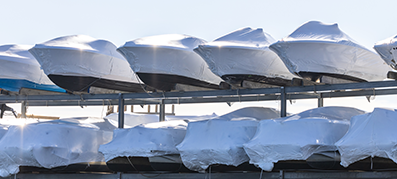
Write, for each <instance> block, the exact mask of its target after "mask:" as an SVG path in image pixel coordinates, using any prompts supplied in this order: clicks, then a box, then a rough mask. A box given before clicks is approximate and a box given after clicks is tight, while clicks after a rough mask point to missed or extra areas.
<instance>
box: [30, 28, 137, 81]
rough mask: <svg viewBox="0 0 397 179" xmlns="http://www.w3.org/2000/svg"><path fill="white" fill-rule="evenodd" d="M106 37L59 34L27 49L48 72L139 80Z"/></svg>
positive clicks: (48, 73)
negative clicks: (101, 38)
mask: <svg viewBox="0 0 397 179" xmlns="http://www.w3.org/2000/svg"><path fill="white" fill-rule="evenodd" d="M116 49H117V47H116V46H115V45H114V44H113V43H111V42H109V41H106V40H99V39H95V38H92V37H90V36H86V35H70V36H63V37H58V38H55V39H52V40H49V41H46V42H44V43H41V44H36V45H35V46H34V47H33V48H31V49H30V50H29V52H30V53H31V54H32V55H33V56H34V57H35V58H36V59H37V61H38V62H39V63H40V65H41V67H42V68H43V70H44V73H45V74H47V75H50V74H54V75H64V76H84V77H95V78H102V79H109V80H116V81H125V82H130V83H140V82H141V81H140V80H139V78H138V77H137V76H136V75H135V73H134V72H133V71H132V69H131V68H130V67H129V64H128V61H127V60H125V59H124V57H123V56H122V55H121V54H119V53H118V52H117V51H116Z"/></svg>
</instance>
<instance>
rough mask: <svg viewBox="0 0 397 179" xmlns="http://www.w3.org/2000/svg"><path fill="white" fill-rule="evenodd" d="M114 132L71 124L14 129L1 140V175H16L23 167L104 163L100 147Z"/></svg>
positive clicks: (28, 125) (53, 123) (60, 122)
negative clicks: (20, 167) (99, 150)
mask: <svg viewBox="0 0 397 179" xmlns="http://www.w3.org/2000/svg"><path fill="white" fill-rule="evenodd" d="M111 138H112V132H110V131H104V130H100V129H99V127H97V126H92V125H91V127H90V125H89V124H79V123H74V122H71V121H62V120H57V121H51V122H43V123H33V124H27V125H20V126H11V127H10V128H9V129H8V132H7V133H6V134H5V135H4V137H3V138H2V139H1V140H0V159H1V160H0V166H1V170H0V175H1V176H2V177H5V176H8V175H11V174H16V173H17V172H19V169H18V167H19V166H34V167H44V168H53V167H58V166H66V165H69V164H74V163H82V162H101V161H104V157H103V155H102V154H101V153H99V152H98V148H99V145H101V144H105V143H107V142H110V140H111Z"/></svg>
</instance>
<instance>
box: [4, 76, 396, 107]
mask: <svg viewBox="0 0 397 179" xmlns="http://www.w3.org/2000/svg"><path fill="white" fill-rule="evenodd" d="M387 87H397V81H381V82H365V83H348V84H332V85H312V86H294V87H285V93H286V94H291V93H302V92H321V93H323V92H330V91H336V90H349V89H372V88H387ZM280 92H281V88H280V87H277V88H259V89H234V90H209V91H189V92H164V93H159V92H156V93H124V94H123V96H124V99H146V100H147V99H168V98H188V97H225V96H241V97H242V96H246V95H263V94H269V95H270V94H280ZM346 94H348V93H346ZM350 94H352V95H354V96H357V95H361V94H359V93H350ZM393 94H397V91H396V92H395V93H393ZM330 96H332V95H330ZM113 99H118V94H82V95H75V94H65V95H29V96H27V95H0V102H3V103H19V102H22V101H28V102H29V101H65V100H67V101H91V100H113ZM142 102H143V103H145V102H144V101H142Z"/></svg>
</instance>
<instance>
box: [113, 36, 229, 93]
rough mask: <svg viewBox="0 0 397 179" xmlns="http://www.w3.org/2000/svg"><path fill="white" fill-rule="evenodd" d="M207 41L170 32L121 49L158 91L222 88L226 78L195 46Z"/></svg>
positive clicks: (128, 44)
mask: <svg viewBox="0 0 397 179" xmlns="http://www.w3.org/2000/svg"><path fill="white" fill-rule="evenodd" d="M204 43H205V41H204V40H202V39H199V38H196V37H192V36H187V35H180V34H167V35H158V36H150V37H144V38H139V39H136V40H133V41H129V42H126V43H125V44H124V45H123V46H121V47H120V48H118V49H117V50H118V51H119V52H120V53H121V54H123V56H124V57H125V58H126V59H127V60H128V62H129V63H130V65H131V68H132V69H133V70H134V71H135V73H136V74H137V75H138V76H139V78H140V79H142V81H143V82H144V83H145V84H147V85H149V86H151V87H154V88H156V89H158V90H162V91H171V90H185V91H187V90H191V89H202V88H205V89H219V85H220V83H221V82H222V79H221V78H220V77H218V76H216V75H215V74H213V73H212V72H211V70H210V69H209V68H208V65H207V64H206V63H205V61H204V60H203V59H202V58H201V57H200V56H199V55H198V54H196V53H195V52H194V51H193V49H194V48H196V47H197V46H198V45H200V44H204Z"/></svg>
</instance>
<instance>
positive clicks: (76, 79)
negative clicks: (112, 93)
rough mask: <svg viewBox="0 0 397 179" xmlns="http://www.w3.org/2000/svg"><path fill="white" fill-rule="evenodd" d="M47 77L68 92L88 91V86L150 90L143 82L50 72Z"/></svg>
mask: <svg viewBox="0 0 397 179" xmlns="http://www.w3.org/2000/svg"><path fill="white" fill-rule="evenodd" d="M48 77H49V78H50V79H51V81H53V82H54V83H55V84H56V85H58V86H59V87H61V88H64V89H67V90H68V91H69V92H87V93H88V92H90V87H98V88H104V89H113V90H118V91H125V92H145V90H144V89H147V90H151V88H149V87H145V85H144V84H139V83H129V82H125V81H115V80H108V79H101V78H97V77H90V76H64V75H52V74H50V75H48Z"/></svg>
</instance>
